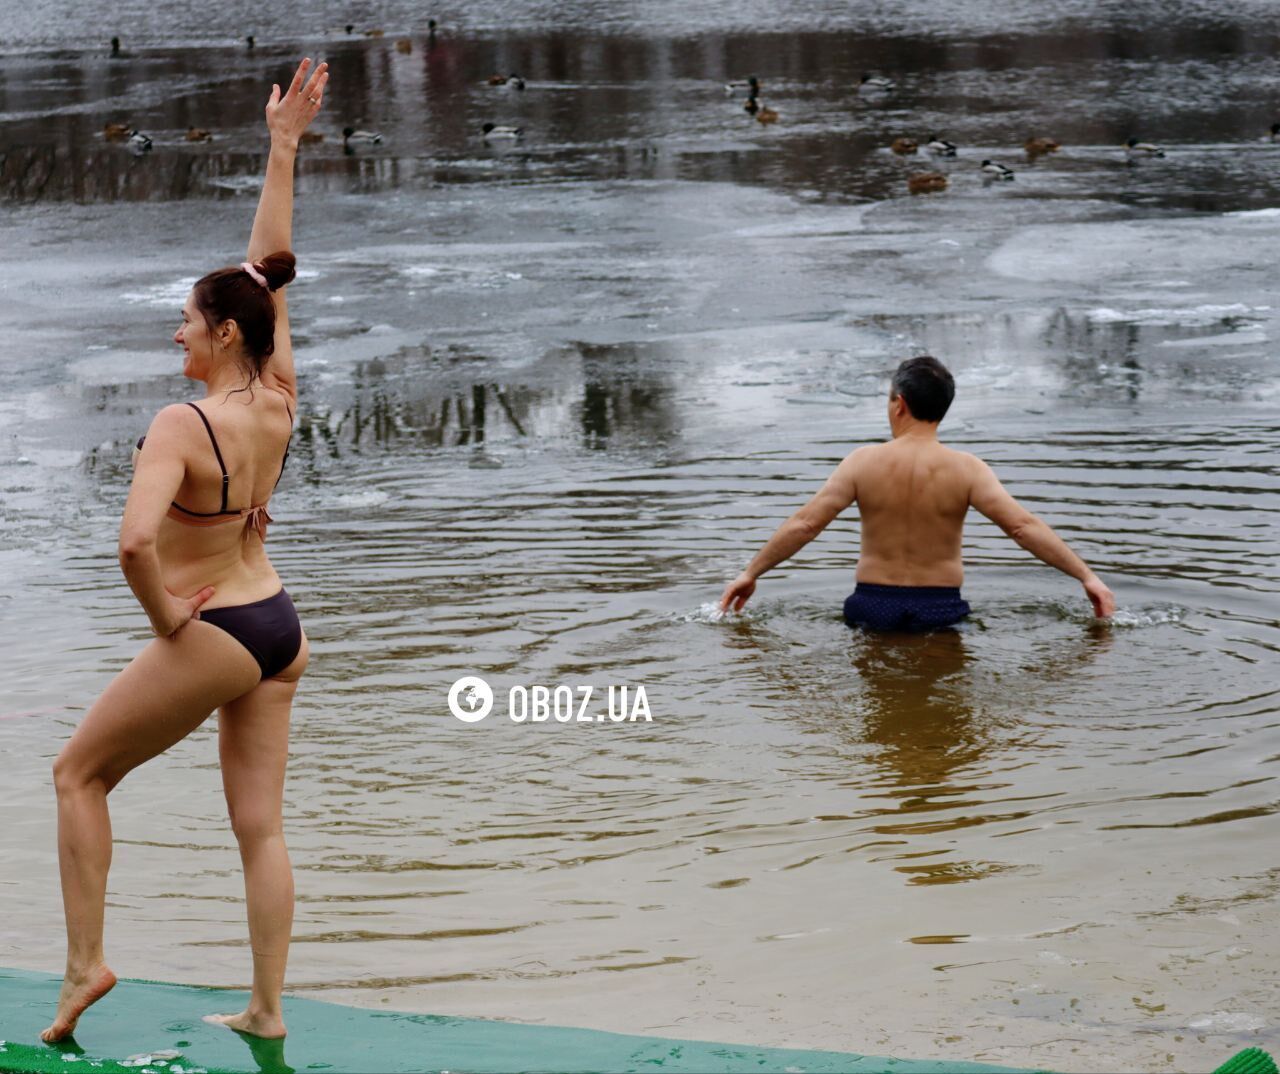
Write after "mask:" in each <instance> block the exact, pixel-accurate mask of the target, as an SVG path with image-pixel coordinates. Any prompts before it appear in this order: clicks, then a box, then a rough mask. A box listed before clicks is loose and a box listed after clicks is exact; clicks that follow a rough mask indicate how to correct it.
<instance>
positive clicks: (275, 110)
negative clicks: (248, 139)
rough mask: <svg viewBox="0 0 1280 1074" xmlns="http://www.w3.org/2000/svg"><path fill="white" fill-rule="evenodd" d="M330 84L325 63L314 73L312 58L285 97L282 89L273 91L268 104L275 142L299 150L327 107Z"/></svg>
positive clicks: (269, 125)
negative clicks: (322, 108)
mask: <svg viewBox="0 0 1280 1074" xmlns="http://www.w3.org/2000/svg"><path fill="white" fill-rule="evenodd" d="M308 72H310V74H309V76H308ZM304 79H305V80H306V81H305V85H304V82H303V80H304ZM328 81H329V65H328V64H327V63H323V62H322V63H320V64H318V65H317V66H316V68H315V70H311V58H310V57H308V58H307V59H305V60H303V61H302V62H301V63H300V64H298V69H297V71H295V72H294V74H293V81H292V82H290V83H289V90H288V92H287V93H285V95H284V96H283V97H281V96H280V87H279V86H278V85H273V86H272V87H271V99H270V100H269V101H267V130H269V131H270V132H271V140H272V142H276V141H282V142H284V143H285V144H286V145H289V146H291V147H293V148H297V145H298V139H299V138H300V137H301V136H302V132H303V131H304V130H306V129H307V124H308V123H310V122H311V121H312V120H313V119H315V117H316V114H317V113H318V112H319V111H320V106H321V105H322V104H323V103H324V87H325V83H327V82H328Z"/></svg>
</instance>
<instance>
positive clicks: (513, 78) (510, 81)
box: [506, 71, 524, 90]
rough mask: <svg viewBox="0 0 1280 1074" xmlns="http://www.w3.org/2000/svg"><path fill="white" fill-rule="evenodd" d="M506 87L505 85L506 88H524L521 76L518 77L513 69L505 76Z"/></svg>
mask: <svg viewBox="0 0 1280 1074" xmlns="http://www.w3.org/2000/svg"><path fill="white" fill-rule="evenodd" d="M506 87H507V89H513V90H523V89H524V79H523V78H521V77H520V76H519V75H518V74H516V73H515V72H514V71H512V72H511V74H510V75H509V76H508V77H507V81H506Z"/></svg>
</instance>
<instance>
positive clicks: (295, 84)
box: [285, 58, 311, 96]
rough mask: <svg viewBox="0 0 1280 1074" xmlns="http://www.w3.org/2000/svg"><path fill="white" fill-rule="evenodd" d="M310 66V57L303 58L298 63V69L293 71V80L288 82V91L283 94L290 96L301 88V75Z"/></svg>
mask: <svg viewBox="0 0 1280 1074" xmlns="http://www.w3.org/2000/svg"><path fill="white" fill-rule="evenodd" d="M310 66H311V60H310V58H308V59H304V60H303V61H302V62H301V63H300V64H298V69H297V70H296V71H294V72H293V81H292V82H290V83H289V92H288V93H287V94H285V96H291V95H292V94H295V93H297V92H298V90H300V89H301V88H302V76H303V74H304V73H305V72H306V70H307V68H308V67H310Z"/></svg>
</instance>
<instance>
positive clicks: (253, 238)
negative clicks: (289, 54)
mask: <svg viewBox="0 0 1280 1074" xmlns="http://www.w3.org/2000/svg"><path fill="white" fill-rule="evenodd" d="M328 81H329V65H328V64H327V63H321V64H318V65H317V66H316V67H315V69H314V70H312V69H311V60H310V59H305V60H303V61H302V63H300V64H299V65H298V70H297V71H296V72H294V75H293V81H292V82H290V83H289V89H288V91H287V92H286V93H285V94H284V96H281V95H280V87H279V86H278V85H273V86H272V87H271V99H270V100H269V101H267V108H266V112H267V129H268V130H269V131H270V132H271V153H270V155H269V156H268V157H267V176H266V181H265V182H264V183H263V184H262V196H261V197H260V198H259V199H258V211H257V213H256V214H254V218H253V231H252V232H250V234H249V257H248V259H249V261H251V262H253V261H258V260H260V259H262V258H264V257H266V256H267V255H268V254H274V253H277V252H279V251H282V250H291V249H292V242H293V163H294V158H295V157H296V156H297V153H298V139H299V138H300V137H301V135H302V132H303V131H305V130H306V129H307V125H308V124H309V123H310V122H311V121H312V120H313V119H314V118H315V117H316V114H317V113H318V112H319V111H320V106H321V105H322V104H323V103H324V87H325V84H326V83H327V82H328ZM272 298H273V299H274V301H275V305H276V334H275V351H274V352H273V353H272V355H271V359H270V361H268V362H267V367H266V369H264V370H263V372H262V380H263V383H264V384H266V385H267V386H268V387H273V388H278V389H279V390H280V391H282V392H284V393H285V394H286V395H288V396H289V398H290V399H296V398H297V396H298V379H297V375H296V374H295V372H294V368H293V346H292V344H291V342H290V340H289V310H288V305H287V303H286V300H285V292H284V289H283V288H281V289H280V290H279V291H276V292H274V293H273V294H272Z"/></svg>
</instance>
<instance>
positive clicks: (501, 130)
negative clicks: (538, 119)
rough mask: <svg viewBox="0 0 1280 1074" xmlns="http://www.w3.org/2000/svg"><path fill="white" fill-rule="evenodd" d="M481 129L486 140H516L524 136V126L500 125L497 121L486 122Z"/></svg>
mask: <svg viewBox="0 0 1280 1074" xmlns="http://www.w3.org/2000/svg"><path fill="white" fill-rule="evenodd" d="M480 131H481V133H482V134H483V136H484V140H485V141H486V142H514V141H516V140H517V139H519V138H522V137H524V128H523V127H500V126H498V125H497V124H496V123H486V124H485V125H484V126H483V127H481V128H480Z"/></svg>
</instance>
